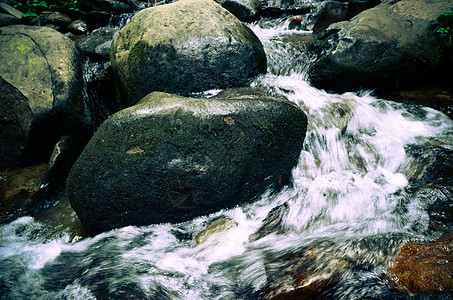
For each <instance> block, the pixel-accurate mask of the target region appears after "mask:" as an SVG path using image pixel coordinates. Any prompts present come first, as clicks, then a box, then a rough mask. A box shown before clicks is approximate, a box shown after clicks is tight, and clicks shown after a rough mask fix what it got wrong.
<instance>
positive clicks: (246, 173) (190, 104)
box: [67, 89, 306, 234]
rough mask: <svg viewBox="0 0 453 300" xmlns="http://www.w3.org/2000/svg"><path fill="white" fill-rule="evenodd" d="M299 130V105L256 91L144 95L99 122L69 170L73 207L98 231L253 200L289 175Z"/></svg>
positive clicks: (303, 126)
mask: <svg viewBox="0 0 453 300" xmlns="http://www.w3.org/2000/svg"><path fill="white" fill-rule="evenodd" d="M305 130H306V117H305V115H304V113H303V112H302V110H300V109H299V108H298V107H296V106H295V105H294V104H292V103H291V102H288V101H287V100H283V99H277V98H272V97H270V96H268V95H266V94H265V93H264V92H262V91H261V90H254V89H239V90H234V89H233V90H226V91H224V92H222V93H220V94H219V95H217V96H216V97H213V98H209V99H194V98H184V97H181V96H176V95H170V94H165V93H159V92H155V93H151V94H149V95H148V96H147V97H145V98H144V99H143V100H142V101H141V102H140V103H139V104H137V105H135V106H133V107H131V108H128V109H126V110H123V111H121V112H119V113H117V114H115V115H113V116H112V117H110V118H109V119H107V121H106V122H104V123H103V124H102V125H101V126H100V128H99V130H98V131H97V132H96V134H95V136H94V137H93V138H92V139H91V141H90V142H89V144H88V146H87V147H86V148H85V150H84V151H83V153H82V155H81V156H80V157H79V159H78V161H77V162H76V164H75V165H74V167H73V168H72V170H71V172H70V175H69V178H68V182H67V188H68V194H69V197H70V201H71V205H72V206H73V207H74V209H75V210H76V212H77V214H78V215H79V217H80V219H81V221H82V223H83V224H84V226H85V228H86V230H87V231H88V232H89V233H90V234H96V233H99V232H101V231H105V230H109V229H112V228H117V227H122V226H126V225H145V224H152V223H165V222H182V221H185V220H188V219H190V218H193V217H194V216H199V215H205V214H208V213H211V212H214V211H217V210H219V209H221V208H223V207H233V206H235V205H237V204H240V203H244V202H249V201H253V200H254V199H255V197H257V196H258V195H260V194H261V193H263V192H264V191H265V190H266V189H267V188H271V189H272V190H276V189H277V190H278V189H279V188H280V187H282V186H283V185H285V184H286V183H287V182H288V180H289V176H290V174H291V169H292V167H293V166H295V164H296V163H297V161H298V157H299V154H300V151H301V147H302V143H303V138H304V135H305ZM93 174H97V175H94V176H93ZM99 187H102V188H99ZM145 187H146V188H145ZM86 199H90V200H89V201H87V200H86Z"/></svg>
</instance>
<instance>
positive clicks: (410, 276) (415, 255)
mask: <svg viewBox="0 0 453 300" xmlns="http://www.w3.org/2000/svg"><path fill="white" fill-rule="evenodd" d="M452 254H453V233H449V234H447V235H445V236H444V237H443V238H441V239H439V240H437V241H435V242H434V243H411V244H408V245H406V246H404V247H402V248H401V250H400V253H399V254H398V256H397V257H396V259H395V261H394V264H393V266H391V267H390V268H389V269H388V270H387V271H388V272H389V274H391V275H392V276H393V278H395V282H396V283H397V284H398V285H402V286H404V287H406V288H407V289H408V290H409V291H411V292H413V293H428V292H446V291H453V280H452V276H453V273H452V272H453V261H452Z"/></svg>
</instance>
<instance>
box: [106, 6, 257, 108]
mask: <svg viewBox="0 0 453 300" xmlns="http://www.w3.org/2000/svg"><path fill="white" fill-rule="evenodd" d="M110 57H111V61H112V67H113V70H114V72H115V75H116V78H117V81H118V84H119V87H120V92H121V95H122V98H123V104H124V105H125V106H130V105H134V104H136V103H137V102H138V101H139V100H140V99H141V98H143V97H144V96H145V95H147V94H148V93H150V92H152V91H161V92H168V93H175V94H180V95H188V94H190V93H192V92H199V91H204V90H208V89H213V88H228V87H243V86H246V85H248V83H249V82H250V81H251V79H252V78H254V77H255V76H256V75H258V74H260V73H264V72H265V71H266V55H265V53H264V50H263V46H262V44H261V42H260V41H259V39H258V38H257V37H256V35H255V34H254V33H253V32H252V31H251V30H250V29H249V28H248V27H247V26H246V25H244V24H243V23H242V22H241V21H239V20H238V19H237V18H236V17H235V16H234V15H232V14H231V13H229V12H228V11H227V10H225V9H224V8H222V7H221V6H220V5H219V4H217V3H215V2H214V1H212V0H181V1H178V2H175V3H172V4H167V5H162V6H157V7H153V8H148V9H144V10H142V11H140V12H138V13H137V14H136V15H135V16H134V17H133V18H132V19H131V21H130V22H129V23H128V24H127V25H126V26H125V27H124V28H123V29H122V30H121V31H120V32H119V34H118V35H117V36H116V37H115V39H114V41H113V43H112V47H111V49H110Z"/></svg>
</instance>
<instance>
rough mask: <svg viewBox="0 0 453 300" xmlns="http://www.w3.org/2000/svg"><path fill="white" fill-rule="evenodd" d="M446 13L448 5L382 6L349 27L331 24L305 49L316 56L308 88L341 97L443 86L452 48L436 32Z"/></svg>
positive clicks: (439, 0) (404, 2)
mask: <svg viewBox="0 0 453 300" xmlns="http://www.w3.org/2000/svg"><path fill="white" fill-rule="evenodd" d="M451 10H453V3H452V2H451V1H447V0H433V1H429V2H426V1H424V0H401V1H385V2H383V3H381V4H380V5H378V6H376V7H374V8H371V9H368V10H365V11H363V12H362V13H360V14H358V15H357V16H355V17H354V18H352V19H351V21H349V22H348V21H344V22H340V23H335V24H332V25H331V26H330V27H329V28H328V29H327V30H326V32H324V33H323V34H321V35H319V36H318V38H317V39H316V40H315V41H313V42H312V43H310V45H309V47H308V48H309V49H310V50H311V51H313V52H314V53H315V54H316V55H317V59H316V62H315V63H314V64H313V65H312V66H311V67H310V70H309V78H310V82H311V83H312V84H313V85H314V86H316V87H318V88H322V89H328V90H333V91H336V92H344V91H351V90H358V89H360V88H366V89H375V88H376V89H378V90H379V89H380V90H392V89H395V88H396V87H398V86H402V85H406V86H410V85H412V86H413V85H417V84H420V82H425V81H427V80H431V81H438V80H444V81H445V80H446V78H444V77H445V75H443V74H446V73H447V72H448V71H449V70H451V67H452V66H453V47H452V45H451V42H449V38H448V36H446V35H445V34H443V33H439V32H437V30H438V28H440V26H441V25H440V23H439V18H440V16H441V13H443V12H448V11H451Z"/></svg>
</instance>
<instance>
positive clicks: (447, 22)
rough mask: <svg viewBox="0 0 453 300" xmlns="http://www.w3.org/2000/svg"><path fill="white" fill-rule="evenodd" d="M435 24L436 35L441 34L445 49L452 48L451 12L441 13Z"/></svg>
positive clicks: (452, 17)
mask: <svg viewBox="0 0 453 300" xmlns="http://www.w3.org/2000/svg"><path fill="white" fill-rule="evenodd" d="M437 22H438V24H439V25H438V27H437V30H436V33H438V34H441V36H442V37H443V40H444V42H445V45H446V46H447V47H449V48H453V10H450V11H447V12H443V13H441V14H440V16H439V18H438V19H437Z"/></svg>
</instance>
